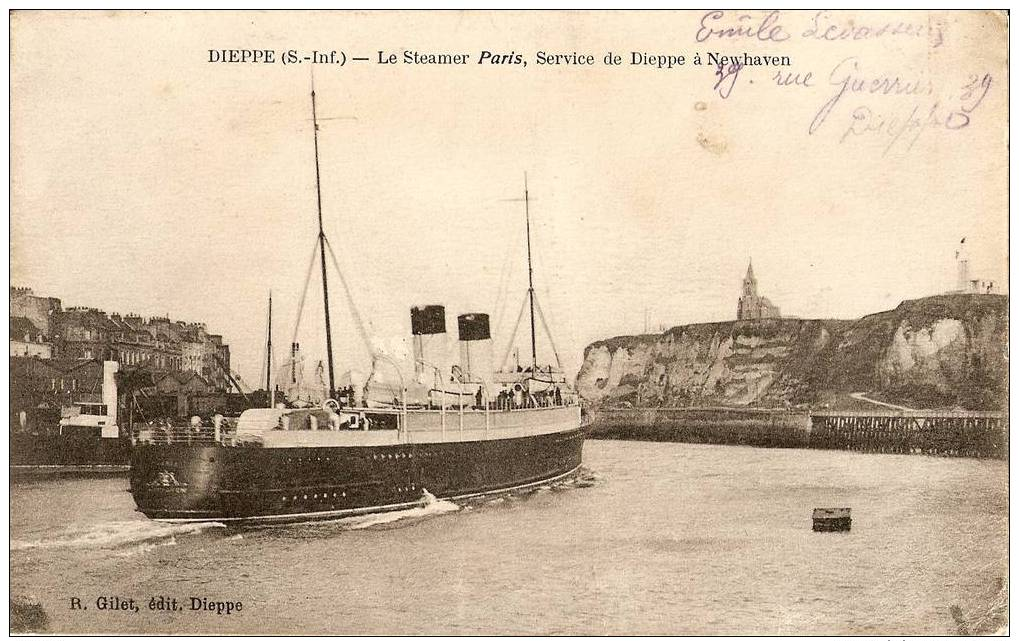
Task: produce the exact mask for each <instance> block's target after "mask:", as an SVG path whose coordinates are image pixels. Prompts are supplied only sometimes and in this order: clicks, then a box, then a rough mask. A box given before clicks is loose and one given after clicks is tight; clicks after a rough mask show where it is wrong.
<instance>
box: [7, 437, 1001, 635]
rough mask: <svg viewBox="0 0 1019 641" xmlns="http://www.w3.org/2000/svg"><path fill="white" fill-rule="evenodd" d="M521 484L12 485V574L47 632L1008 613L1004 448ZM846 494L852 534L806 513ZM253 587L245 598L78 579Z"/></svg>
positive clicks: (663, 626)
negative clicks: (315, 493) (341, 514)
mask: <svg viewBox="0 0 1019 641" xmlns="http://www.w3.org/2000/svg"><path fill="white" fill-rule="evenodd" d="M584 460H585V468H584V470H583V471H582V473H581V474H579V475H577V476H575V477H573V478H569V479H564V480H562V481H558V482H555V483H550V484H547V485H544V486H540V487H535V488H529V489H528V490H526V491H520V492H515V493H512V494H509V495H504V496H488V497H478V498H475V499H471V500H466V501H458V502H456V503H451V502H448V501H428V502H426V503H424V504H422V505H420V506H416V507H414V508H412V509H410V510H404V511H401V512H395V513H389V514H378V515H366V516H362V517H354V518H348V519H340V520H337V521H332V522H326V523H314V524H298V525H290V526H278V527H269V528H244V529H239V528H233V527H230V528H225V527H221V526H218V524H211V525H209V524H201V525H197V526H195V525H184V526H179V525H164V524H159V523H154V522H151V521H149V520H147V519H145V518H144V517H143V516H142V515H140V514H138V513H136V512H134V511H133V503H132V502H131V498H130V495H129V494H128V493H127V492H125V491H124V490H125V489H126V487H127V481H126V480H125V479H97V480H91V481H90V480H81V479H79V480H56V481H47V482H43V483H34V484H29V485H15V486H13V487H12V499H11V500H12V521H11V524H12V526H11V527H12V537H13V542H12V554H11V563H12V569H11V583H12V592H13V593H14V594H24V595H31V596H32V597H34V598H36V599H38V600H39V601H40V602H41V604H42V605H43V607H44V608H45V610H46V612H47V613H48V615H49V618H50V626H49V631H51V632H72V631H73V632H94V633H102V632H112V633H138V632H164V633H173V634H197V633H201V632H210V633H226V632H236V633H261V634H273V633H303V634H520V635H530V634H747V633H757V634H803V633H815V634H825V635H827V634H874V635H883V636H891V635H905V634H955V633H957V632H959V631H960V629H963V628H965V629H967V630H970V631H974V630H978V629H980V626H981V625H983V623H981V622H982V621H985V620H986V618H987V614H986V613H987V612H989V611H994V610H995V609H996V611H999V612H1000V611H1003V608H1002V607H1001V604H1002V603H1004V602H1005V601H1003V597H1002V594H1003V593H1002V585H1003V581H1004V577H1005V576H1006V563H1007V558H1008V557H1007V555H1008V551H1007V534H1008V530H1007V509H1008V493H1007V471H1008V468H1007V464H1005V463H1003V462H1001V461H977V460H970V459H939V458H930V457H920V456H895V455H871V454H856V453H849V452H824V451H804V450H761V449H752V448H741V447H725V446H704V445H684V444H671V443H636V442H612V441H591V442H588V443H587V444H586V445H585V454H584ZM820 506H849V507H852V509H853V529H852V531H851V532H850V533H848V534H819V533H814V532H812V531H811V529H810V515H811V510H812V509H813V508H814V507H820ZM100 595H119V596H122V597H132V598H135V599H137V600H139V601H145V602H147V601H148V600H149V598H150V597H152V596H155V595H167V596H174V597H178V598H181V599H188V598H190V597H201V598H207V599H211V600H239V601H242V602H243V603H244V609H243V611H241V612H235V613H233V614H231V615H229V616H217V615H215V614H207V613H197V612H180V613H159V612H150V611H148V610H146V609H144V608H143V610H142V611H141V612H139V613H138V614H133V615H130V616H126V615H122V614H115V613H109V612H99V611H96V610H95V609H94V608H92V609H89V610H88V611H87V612H80V611H79V612H74V611H71V610H70V608H69V607H68V599H69V598H71V597H79V598H81V599H83V600H84V601H86V602H88V600H89V599H91V600H94V599H95V598H96V597H98V596H100Z"/></svg>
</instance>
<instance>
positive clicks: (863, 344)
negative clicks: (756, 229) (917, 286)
mask: <svg viewBox="0 0 1019 641" xmlns="http://www.w3.org/2000/svg"><path fill="white" fill-rule="evenodd" d="M1007 342H1008V299H1007V298H1006V297H1005V296H994V295H983V296H981V295H946V296H934V297H930V298H922V299H918V300H912V301H905V302H903V303H902V304H900V305H899V306H898V307H897V308H895V309H894V310H890V311H887V312H881V313H879V314H872V315H870V316H865V317H864V318H861V319H859V320H855V321H836V320H801V319H765V320H759V321H731V322H724V323H702V324H696V325H684V326H680V327H674V328H672V329H670V330H668V331H666V332H664V333H663V334H652V335H643V336H621V337H616V338H612V339H608V340H604V341H598V342H596V343H593V344H592V345H590V346H588V347H587V349H586V350H585V353H584V356H585V357H584V364H583V366H582V367H581V369H580V373H579V374H578V376H577V389H578V391H579V392H580V394H581V396H583V397H584V398H585V399H586V400H587V401H589V402H591V403H594V404H596V405H601V406H630V405H643V406H667V407H678V406H689V405H722V406H760V407H788V406H815V407H816V406H840V405H845V404H846V403H849V404H851V403H853V402H854V401H851V400H849V399H850V397H849V394H851V393H854V392H865V393H866V394H867V396H868V397H870V398H874V399H878V400H883V401H886V402H890V403H896V404H903V405H907V406H909V407H916V408H934V407H963V408H966V409H1001V408H1004V407H1005V405H1006V404H1007V371H1008V363H1007ZM855 402H857V403H858V402H859V401H855Z"/></svg>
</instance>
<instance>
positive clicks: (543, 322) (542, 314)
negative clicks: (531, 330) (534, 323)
mask: <svg viewBox="0 0 1019 641" xmlns="http://www.w3.org/2000/svg"><path fill="white" fill-rule="evenodd" d="M534 302H535V304H536V305H537V306H538V318H540V319H541V326H542V327H544V328H545V335H546V336H548V344H549V345H551V346H552V354H554V355H555V362H556V366H557V367H558V368H559V369H562V368H563V362H562V361H561V360H560V359H559V350H557V349H556V346H555V340H553V339H552V330H550V329H549V328H548V321H546V320H545V312H543V311H542V309H541V303H539V302H538V301H534Z"/></svg>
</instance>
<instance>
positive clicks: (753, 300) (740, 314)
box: [736, 262, 782, 320]
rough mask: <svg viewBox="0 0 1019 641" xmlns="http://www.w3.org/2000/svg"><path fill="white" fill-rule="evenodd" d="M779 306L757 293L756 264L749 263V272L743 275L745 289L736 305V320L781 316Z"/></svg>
mask: <svg viewBox="0 0 1019 641" xmlns="http://www.w3.org/2000/svg"><path fill="white" fill-rule="evenodd" d="M781 316H782V314H781V313H780V311H779V309H778V306H776V305H773V304H772V302H771V301H770V300H768V299H767V298H765V297H764V296H760V295H759V294H758V293H757V278H756V277H754V264H753V262H750V263H749V264H748V265H747V274H746V276H744V277H743V289H742V292H741V293H740V297H739V304H738V305H737V307H736V320H759V319H762V318H780V317H781Z"/></svg>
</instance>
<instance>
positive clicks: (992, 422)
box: [810, 411, 1008, 459]
mask: <svg viewBox="0 0 1019 641" xmlns="http://www.w3.org/2000/svg"><path fill="white" fill-rule="evenodd" d="M810 447H812V448H818V449H835V450H853V451H858V452H879V453H888V454H929V455H935V456H968V457H975V458H1000V459H1004V458H1007V457H1008V415H1007V414H1006V413H1004V412H938V411H865V412H811V414H810Z"/></svg>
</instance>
